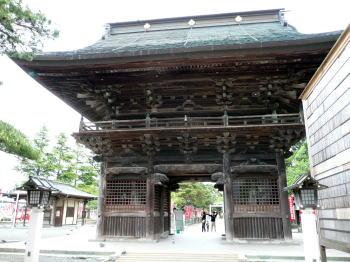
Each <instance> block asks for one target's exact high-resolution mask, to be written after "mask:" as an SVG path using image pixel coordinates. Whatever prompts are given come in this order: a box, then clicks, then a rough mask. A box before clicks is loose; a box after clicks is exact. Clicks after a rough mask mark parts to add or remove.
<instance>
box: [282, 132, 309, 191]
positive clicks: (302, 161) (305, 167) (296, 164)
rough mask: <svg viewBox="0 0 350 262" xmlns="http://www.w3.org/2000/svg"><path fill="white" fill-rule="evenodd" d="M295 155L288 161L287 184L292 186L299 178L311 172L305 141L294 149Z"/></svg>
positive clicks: (300, 142)
mask: <svg viewBox="0 0 350 262" xmlns="http://www.w3.org/2000/svg"><path fill="white" fill-rule="evenodd" d="M292 151H293V154H292V155H291V156H290V157H289V158H287V159H286V171H287V184H288V185H291V184H293V183H294V182H295V180H297V178H298V177H299V176H300V175H302V174H305V173H307V172H309V170H310V167H309V155H308V150H307V144H306V141H305V139H303V140H301V141H299V142H298V143H297V144H296V145H295V146H293V147H292Z"/></svg>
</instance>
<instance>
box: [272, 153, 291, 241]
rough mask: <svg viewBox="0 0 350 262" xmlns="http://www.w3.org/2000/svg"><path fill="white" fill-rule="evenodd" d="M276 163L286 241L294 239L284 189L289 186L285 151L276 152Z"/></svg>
mask: <svg viewBox="0 0 350 262" xmlns="http://www.w3.org/2000/svg"><path fill="white" fill-rule="evenodd" d="M276 162H277V169H278V188H279V191H280V192H279V193H280V207H281V215H282V225H283V234H284V238H285V239H292V228H291V226H290V220H289V205H288V192H287V191H284V190H283V188H284V187H286V186H287V177H286V166H285V162H284V156H283V151H281V150H279V151H277V152H276Z"/></svg>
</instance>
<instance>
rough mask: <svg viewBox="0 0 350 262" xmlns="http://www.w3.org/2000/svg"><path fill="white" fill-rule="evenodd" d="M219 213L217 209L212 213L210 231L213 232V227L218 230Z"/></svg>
mask: <svg viewBox="0 0 350 262" xmlns="http://www.w3.org/2000/svg"><path fill="white" fill-rule="evenodd" d="M217 215H218V213H217V212H216V211H214V213H213V214H211V215H210V217H211V229H210V231H211V232H213V229H214V231H215V232H216V217H217Z"/></svg>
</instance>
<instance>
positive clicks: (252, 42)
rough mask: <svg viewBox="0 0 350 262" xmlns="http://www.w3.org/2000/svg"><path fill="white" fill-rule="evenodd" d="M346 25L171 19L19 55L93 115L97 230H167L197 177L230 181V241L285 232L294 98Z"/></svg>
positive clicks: (250, 16)
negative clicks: (304, 29)
mask: <svg viewBox="0 0 350 262" xmlns="http://www.w3.org/2000/svg"><path fill="white" fill-rule="evenodd" d="M237 17H239V19H235V18H237ZM189 21H191V23H189ZM193 21H194V23H193ZM338 35H339V34H338V33H329V34H313V35H305V34H301V33H299V32H297V31H296V30H295V29H294V28H293V27H291V26H289V25H288V24H287V22H286V21H285V20H284V18H283V10H265V11H253V12H243V13H230V14H219V15H208V16H197V17H181V18H169V19H160V20H150V21H136V22H124V23H113V24H109V28H108V30H107V32H106V34H105V35H104V37H103V38H102V40H100V41H98V42H97V43H95V44H93V45H91V46H89V47H86V48H83V49H80V50H76V51H72V52H58V53H57V52H55V53H45V54H42V55H38V56H36V57H35V59H34V60H33V61H30V62H29V61H16V62H17V63H18V64H19V65H20V66H21V67H22V68H23V69H24V70H26V71H27V72H28V73H29V74H30V75H31V76H33V77H34V78H35V79H37V80H38V81H40V82H41V83H42V84H43V85H44V86H45V87H46V88H47V89H49V90H50V91H51V92H53V93H54V94H56V95H57V96H59V97H60V98H62V99H63V100H64V101H65V102H66V103H68V104H69V105H71V106H72V107H73V108H75V109H76V110H78V111H79V112H81V114H82V115H83V116H84V117H85V118H86V119H88V120H89V121H82V122H81V124H80V130H79V132H77V133H75V134H74V136H75V138H76V139H77V141H78V142H80V143H82V144H84V145H86V146H87V147H88V148H90V149H91V150H93V152H94V153H95V154H96V155H97V158H99V159H100V160H101V165H102V167H101V183H100V199H99V214H98V217H99V219H98V237H99V238H109V237H135V238H149V239H157V238H159V237H160V236H161V235H164V234H167V233H168V232H169V211H170V210H169V209H170V201H169V197H170V192H171V191H173V190H176V188H177V186H178V183H179V182H181V181H184V180H188V179H191V180H197V181H209V180H210V181H213V182H215V183H216V187H217V188H218V189H219V190H223V192H224V202H225V203H224V205H225V211H226V212H225V232H226V239H227V240H232V239H233V238H264V239H265V238H271V239H275V238H279V239H283V238H284V239H287V238H290V237H291V229H290V225H289V221H288V204H287V193H286V192H283V191H282V188H283V187H284V186H285V185H286V173H285V166H284V157H285V156H287V155H288V154H289V148H290V146H291V145H293V144H294V143H295V142H296V141H298V140H300V138H302V137H303V136H304V126H303V123H302V119H301V117H300V112H299V110H300V103H299V101H298V99H297V98H298V96H299V95H300V93H301V92H302V90H303V88H304V87H305V85H306V83H307V82H308V81H309V79H310V77H311V76H312V75H313V73H314V72H315V70H316V69H317V68H318V66H319V65H320V63H321V62H322V60H323V59H324V57H325V55H326V54H327V52H328V51H329V49H330V48H331V46H332V45H333V44H334V42H335V40H336V38H337V37H338Z"/></svg>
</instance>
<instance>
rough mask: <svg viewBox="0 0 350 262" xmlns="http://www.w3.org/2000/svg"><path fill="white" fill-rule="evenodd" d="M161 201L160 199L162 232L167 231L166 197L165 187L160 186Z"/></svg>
mask: <svg viewBox="0 0 350 262" xmlns="http://www.w3.org/2000/svg"><path fill="white" fill-rule="evenodd" d="M160 190H161V191H160V201H159V217H160V225H159V226H160V234H163V233H164V231H165V228H164V199H165V188H164V186H161V188H160Z"/></svg>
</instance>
